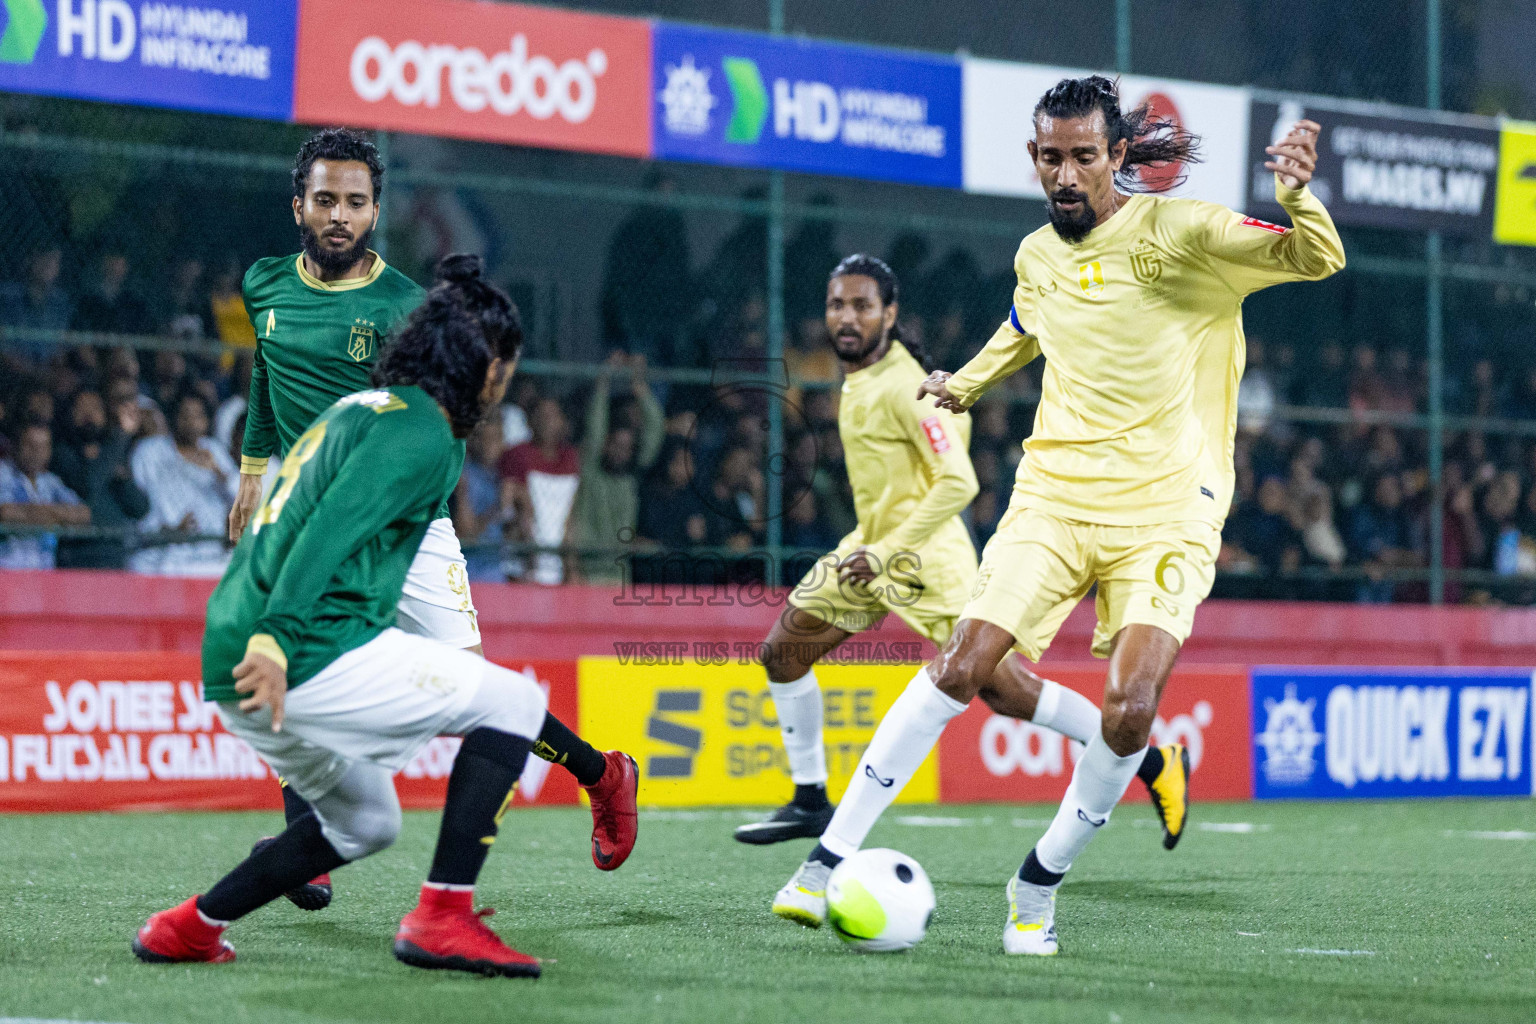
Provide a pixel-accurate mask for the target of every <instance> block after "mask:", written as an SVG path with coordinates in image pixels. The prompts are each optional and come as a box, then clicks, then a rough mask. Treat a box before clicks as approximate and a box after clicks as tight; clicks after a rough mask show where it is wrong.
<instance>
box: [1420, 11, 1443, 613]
mask: <svg viewBox="0 0 1536 1024" xmlns="http://www.w3.org/2000/svg"><path fill="white" fill-rule="evenodd" d="M1425 13H1426V17H1427V19H1428V25H1427V26H1426V29H1427V31H1426V33H1425V37H1426V48H1427V50H1428V59H1427V62H1426V65H1427V66H1426V68H1425V92H1426V94H1427V95H1426V96H1425V99H1426V100H1427V101H1428V106H1429V109H1431V110H1439V109H1440V0H1428V3H1427V5H1426V12H1425ZM1424 244H1425V251H1424V255H1425V262H1426V264H1427V269H1428V276H1427V278H1426V280H1425V289H1424V334H1425V342H1426V348H1427V349H1428V353H1427V357H1428V362H1429V494H1430V504H1429V602H1430V604H1443V603H1444V602H1445V494H1444V486H1445V485H1444V480H1443V476H1442V469H1443V465H1444V461H1445V396H1444V394H1443V392H1444V387H1445V365H1444V362H1445V337H1444V335H1445V294H1444V285H1445V263H1444V260H1443V258H1442V252H1441V248H1440V232H1438V231H1431V232H1430V233H1429V236H1428V237H1427V238H1426V239H1425V243H1424Z"/></svg>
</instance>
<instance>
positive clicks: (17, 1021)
mask: <svg viewBox="0 0 1536 1024" xmlns="http://www.w3.org/2000/svg"><path fill="white" fill-rule="evenodd" d="M0 1024H103V1022H102V1021H99V1020H68V1019H65V1018H62V1017H0Z"/></svg>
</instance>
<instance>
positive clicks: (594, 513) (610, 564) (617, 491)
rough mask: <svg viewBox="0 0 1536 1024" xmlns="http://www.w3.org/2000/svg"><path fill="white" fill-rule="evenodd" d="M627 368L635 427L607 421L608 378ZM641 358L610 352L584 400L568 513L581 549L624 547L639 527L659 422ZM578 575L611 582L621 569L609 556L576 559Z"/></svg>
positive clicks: (659, 438) (662, 423)
mask: <svg viewBox="0 0 1536 1024" xmlns="http://www.w3.org/2000/svg"><path fill="white" fill-rule="evenodd" d="M624 369H628V371H629V373H630V383H629V387H630V393H631V394H632V395H633V396H634V402H635V409H636V412H637V414H638V415H637V417H636V418H637V419H638V421H639V422H638V425H635V426H631V425H628V424H626V423H623V422H615V423H610V422H609V414H610V412H611V410H610V399H609V396H610V391H611V388H612V377H613V374H614V373H616V372H618V371H620V370H624ZM645 369H646V361H645V357H644V356H640V355H637V356H633V357H626V356H625V355H624V353H622V352H615V353H613V354H612V355H611V356H609V358H608V362H607V364H606V365H605V366H604V368H603V372H602V373H601V374H600V375H599V376H598V378H597V381H596V383H595V384H594V386H593V388H592V396H591V398H590V399H588V401H587V422H586V429H585V432H584V433H583V435H582V441H581V486H580V487H579V488H578V489H577V491H576V507H575V511H574V513H573V522H574V534H575V537H576V543H577V544H578V545H580V546H582V547H607V548H612V547H614V546H616V545H617V546H626V545H628V544H630V543H631V542H632V541H633V540H634V539H635V529H636V527H637V526H638V525H639V522H640V477H641V476H642V475H643V474H644V473H646V472H647V471H649V470H650V468H651V466H652V465H653V464H654V463H655V462H656V455H657V453H658V452H659V451H660V450H661V441H662V432H663V429H664V427H665V417H664V416H663V415H662V411H661V404H660V403H659V402H657V401H656V396H655V395H654V394H652V393H651V388H650V385H649V384H648V383H647V382H646V379H645ZM582 572H583V575H584V576H585V577H586V579H588V580H590V581H592V582H594V583H617V582H620V581H621V580H622V579H623V578H624V573H623V565H622V563H621V562H620V560H619V559H618V558H617V557H616V556H614V555H613V554H611V553H605V554H603V555H594V556H592V557H590V558H585V559H583V560H582Z"/></svg>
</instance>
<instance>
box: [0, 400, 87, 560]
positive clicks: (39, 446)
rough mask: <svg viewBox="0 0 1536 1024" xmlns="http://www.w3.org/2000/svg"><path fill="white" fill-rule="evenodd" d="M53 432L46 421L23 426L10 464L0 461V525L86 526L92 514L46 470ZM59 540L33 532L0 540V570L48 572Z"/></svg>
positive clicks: (51, 450) (51, 447)
mask: <svg viewBox="0 0 1536 1024" xmlns="http://www.w3.org/2000/svg"><path fill="white" fill-rule="evenodd" d="M52 459H53V432H52V431H51V430H50V429H49V428H48V425H47V424H45V423H31V424H28V425H27V426H24V427H22V429H21V431H20V434H19V436H18V437H17V438H16V455H15V458H14V460H10V459H8V460H6V461H4V462H0V525H3V526H16V527H37V526H88V525H90V522H91V510H90V509H89V508H87V507H86V506H85V505H84V504H82V503H81V501H80V498H79V496H78V495H77V494H75V492H74V491H72V490H70V489H69V488H68V487H66V486H64V481H62V480H60V479H59V478H58V477H57V476H55V475H54V474H52V473H50V472H48V464H49V462H50V461H52ZM57 547H58V536H57V535H56V534H52V533H41V534H38V533H32V534H29V535H18V536H11V537H7V538H4V539H0V569H52V568H53V567H54V565H55V558H54V552H55V550H56V549H57Z"/></svg>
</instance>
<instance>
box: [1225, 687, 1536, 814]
mask: <svg viewBox="0 0 1536 1024" xmlns="http://www.w3.org/2000/svg"><path fill="white" fill-rule="evenodd" d="M1531 689H1532V679H1531V671H1530V670H1529V669H1359V668H1340V669H1329V668H1257V669H1254V670H1253V742H1254V744H1255V749H1254V758H1253V793H1254V797H1255V798H1257V799H1259V800H1281V799H1296V798H1304V799H1310V800H1318V799H1323V800H1338V799H1381V798H1390V797H1429V796H1530V795H1532V782H1531V779H1532V775H1531V754H1532V741H1531V727H1530V726H1531Z"/></svg>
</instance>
